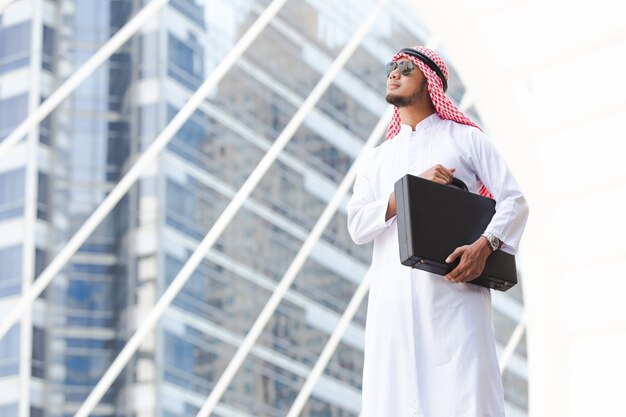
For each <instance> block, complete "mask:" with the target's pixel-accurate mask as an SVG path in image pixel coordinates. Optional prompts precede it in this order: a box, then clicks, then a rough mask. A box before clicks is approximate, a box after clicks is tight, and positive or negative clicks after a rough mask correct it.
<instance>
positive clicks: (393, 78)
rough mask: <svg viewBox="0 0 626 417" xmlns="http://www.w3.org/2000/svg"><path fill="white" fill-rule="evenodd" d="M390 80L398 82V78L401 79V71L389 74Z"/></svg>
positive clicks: (396, 70)
mask: <svg viewBox="0 0 626 417" xmlns="http://www.w3.org/2000/svg"><path fill="white" fill-rule="evenodd" d="M389 78H391V79H392V80H397V79H398V78H400V71H399V70H398V68H396V69H394V70H393V71H391V73H389Z"/></svg>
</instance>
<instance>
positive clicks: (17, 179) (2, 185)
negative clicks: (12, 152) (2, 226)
mask: <svg viewBox="0 0 626 417" xmlns="http://www.w3.org/2000/svg"><path fill="white" fill-rule="evenodd" d="M23 207H24V171H23V170H21V169H20V170H15V171H9V172H4V173H1V174H0V220H5V219H10V218H13V217H18V216H21V215H22V212H23Z"/></svg>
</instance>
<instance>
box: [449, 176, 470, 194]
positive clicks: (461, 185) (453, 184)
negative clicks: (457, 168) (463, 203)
mask: <svg viewBox="0 0 626 417" xmlns="http://www.w3.org/2000/svg"><path fill="white" fill-rule="evenodd" d="M449 185H450V186H451V187H456V188H458V189H459V190H463V191H467V192H469V189H468V188H467V185H465V183H464V182H463V181H461V180H460V179H458V178H456V177H452V182H451V183H450V184H449Z"/></svg>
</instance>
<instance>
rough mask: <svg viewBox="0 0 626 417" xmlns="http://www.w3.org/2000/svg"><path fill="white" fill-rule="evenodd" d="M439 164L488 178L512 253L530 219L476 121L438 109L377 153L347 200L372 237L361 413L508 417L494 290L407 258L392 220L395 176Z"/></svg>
mask: <svg viewBox="0 0 626 417" xmlns="http://www.w3.org/2000/svg"><path fill="white" fill-rule="evenodd" d="M436 164H442V165H443V166H445V167H447V168H451V167H454V168H456V172H455V174H454V175H455V177H457V178H460V179H461V180H463V181H464V182H465V183H466V184H467V186H468V188H469V189H470V191H473V192H477V191H478V189H479V188H480V181H482V183H484V184H485V185H486V186H487V188H488V189H489V191H490V192H491V193H492V194H493V196H494V199H495V200H496V202H497V203H496V214H495V216H494V217H493V219H492V221H491V223H490V224H489V226H488V227H487V229H486V231H488V232H491V233H493V234H494V235H495V236H497V237H499V238H500V240H502V241H503V242H504V247H503V248H504V249H503V250H505V251H507V252H509V253H515V251H516V250H517V246H518V243H519V240H520V238H521V234H522V231H523V229H524V226H525V223H526V218H527V215H528V207H527V205H526V202H525V200H524V197H523V195H522V193H521V191H520V190H519V187H518V185H517V183H516V182H515V180H514V178H513V176H512V175H511V173H510V171H509V169H508V168H507V166H506V164H505V162H504V160H503V159H502V158H501V156H500V155H499V154H498V153H497V151H496V150H495V148H494V147H493V145H492V144H491V143H490V141H489V140H488V138H487V137H486V136H485V135H484V134H483V133H482V132H481V131H480V130H478V129H476V128H473V127H469V126H465V125H461V124H458V123H455V122H452V121H448V120H442V119H441V118H440V117H439V116H438V115H437V114H433V115H431V116H429V117H428V118H426V119H424V120H423V121H422V122H420V123H419V124H418V125H417V126H416V127H415V131H413V129H412V128H411V127H410V126H407V125H402V127H401V131H400V133H399V134H398V136H396V137H395V138H394V139H392V140H389V141H385V142H384V143H383V144H382V145H380V146H378V147H377V148H375V149H373V150H371V151H370V153H369V154H368V155H367V156H366V158H365V160H364V161H363V164H362V165H361V167H360V172H359V175H358V177H357V179H356V181H355V184H354V193H353V196H352V198H351V199H350V201H349V203H348V229H349V231H350V234H351V236H352V238H353V240H354V241H355V243H357V244H365V243H368V242H371V241H372V240H373V241H374V253H373V258H372V265H371V268H370V269H369V272H368V274H369V278H370V279H371V287H370V293H369V303H368V311H367V323H366V331H365V364H364V370H363V390H362V397H363V401H362V411H361V413H362V414H361V416H362V417H417V416H419V417H502V416H504V397H503V391H502V383H501V379H500V374H499V371H498V363H497V358H496V352H495V342H494V336H493V321H492V311H491V293H490V291H489V290H488V289H486V288H483V287H480V286H477V285H474V284H455V283H449V282H447V281H446V280H445V279H444V278H443V277H441V276H439V275H434V274H431V273H428V272H425V271H420V270H417V269H411V268H409V267H406V266H403V265H402V264H401V263H400V260H399V249H398V229H397V226H396V221H395V217H393V218H391V219H389V220H388V221H385V213H386V210H387V202H388V199H389V195H390V194H391V192H392V191H393V185H394V183H395V182H396V181H397V180H398V179H399V178H401V177H402V176H403V175H404V174H406V173H410V174H414V175H419V174H421V173H422V172H424V171H426V170H427V169H428V168H431V167H432V166H434V165H436Z"/></svg>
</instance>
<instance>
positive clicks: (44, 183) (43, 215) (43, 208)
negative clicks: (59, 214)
mask: <svg viewBox="0 0 626 417" xmlns="http://www.w3.org/2000/svg"><path fill="white" fill-rule="evenodd" d="M49 204H50V177H49V176H48V174H45V173H43V172H40V173H39V175H38V187H37V218H38V219H41V220H46V221H47V220H48V219H49V217H48V214H49Z"/></svg>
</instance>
